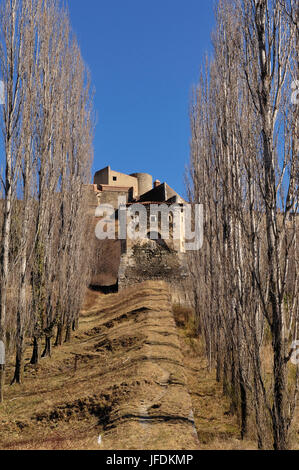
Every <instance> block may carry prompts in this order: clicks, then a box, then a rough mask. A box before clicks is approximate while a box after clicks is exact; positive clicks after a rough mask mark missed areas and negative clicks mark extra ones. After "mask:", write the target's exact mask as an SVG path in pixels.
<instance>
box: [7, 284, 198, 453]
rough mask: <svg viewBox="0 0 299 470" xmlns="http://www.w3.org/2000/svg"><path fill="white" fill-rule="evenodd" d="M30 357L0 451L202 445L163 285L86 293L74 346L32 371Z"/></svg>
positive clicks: (11, 399)
mask: <svg viewBox="0 0 299 470" xmlns="http://www.w3.org/2000/svg"><path fill="white" fill-rule="evenodd" d="M75 355H77V357H78V365H77V370H75ZM29 358H30V350H29V349H28V354H27V357H26V361H27V366H26V378H25V383H24V385H22V386H13V387H9V386H8V385H7V387H6V389H5V395H6V401H5V403H4V405H3V406H2V407H1V408H0V428H1V444H0V447H1V448H2V449H166V448H172V449H194V448H197V447H198V441H197V437H196V435H195V432H194V426H193V424H192V417H191V415H192V413H191V400H190V396H189V394H188V392H187V389H186V385H185V375H184V368H183V364H182V354H181V351H180V344H179V338H178V335H177V330H176V326H175V323H174V320H173V316H172V313H171V304H170V300H169V292H168V287H167V285H166V284H164V283H163V282H146V283H144V284H141V285H138V286H135V287H133V288H130V289H127V290H126V291H123V292H121V293H119V294H111V295H107V296H103V295H102V294H99V293H96V292H89V295H88V298H87V299H86V303H85V305H84V309H83V312H82V317H81V322H80V329H79V331H78V332H77V333H76V335H75V336H74V338H73V341H72V343H71V344H65V345H63V346H62V347H61V348H58V349H56V348H55V350H54V352H53V357H52V358H51V359H44V360H42V362H41V364H40V365H39V366H38V367H32V366H29V364H28V361H29ZM12 372H13V371H12V364H10V365H9V367H8V379H10V378H11V375H12ZM99 435H101V436H102V445H101V446H99V445H98V442H97V440H98V436H99Z"/></svg>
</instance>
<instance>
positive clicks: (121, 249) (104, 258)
mask: <svg viewBox="0 0 299 470" xmlns="http://www.w3.org/2000/svg"><path fill="white" fill-rule="evenodd" d="M120 196H122V198H123V200H125V201H126V205H127V207H128V208H129V207H130V206H131V205H132V204H136V203H139V204H142V205H143V206H144V207H145V208H146V209H147V212H148V217H150V214H149V208H150V206H152V205H154V204H157V205H161V204H162V203H163V204H166V205H168V206H169V207H170V206H172V205H173V204H176V206H177V207H178V208H180V207H181V213H182V217H183V205H184V204H186V201H185V200H184V199H183V198H182V197H181V196H180V195H179V194H178V193H177V192H176V191H174V190H173V189H172V188H171V187H170V186H169V185H168V184H167V183H166V182H163V183H161V182H160V181H159V180H153V177H152V176H151V175H149V174H147V173H132V174H130V175H129V174H125V173H120V172H118V171H114V170H112V169H111V167H110V166H107V167H106V168H103V169H102V170H100V171H97V172H96V173H95V175H94V180H93V184H92V185H90V186H89V187H88V204H89V209H90V214H92V213H93V216H94V217H95V213H96V208H97V207H98V206H100V205H102V204H109V205H111V206H113V207H114V209H115V212H116V219H117V211H118V198H119V197H120ZM152 217H153V216H152ZM96 219H97V218H96V217H95V223H96ZM169 225H170V237H169V240H164V239H163V240H162V239H161V237H160V236H159V233H158V234H157V235H158V236H157V237H156V239H155V240H153V239H152V238H151V233H150V231H149V232H148V234H147V237H146V238H145V239H144V240H139V241H137V242H133V241H131V240H129V239H128V238H127V239H126V240H125V241H124V240H114V241H113V240H101V241H100V240H99V241H98V245H99V256H98V260H97V269H96V270H95V273H94V279H93V285H94V286H96V287H99V288H108V289H109V286H110V285H111V286H112V285H113V286H117V289H122V288H124V287H127V286H129V285H131V284H135V283H138V282H143V281H145V280H148V279H162V280H166V281H168V283H169V285H170V292H171V295H172V300H173V302H174V303H180V304H190V299H189V297H188V293H187V292H188V291H190V289H186V283H188V267H187V255H186V254H185V249H184V237H183V233H182V235H181V237H180V239H179V240H174V239H173V237H172V228H173V225H174V220H173V215H172V214H171V212H170V213H169ZM158 231H159V230H158Z"/></svg>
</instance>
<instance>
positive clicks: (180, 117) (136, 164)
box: [68, 0, 214, 195]
mask: <svg viewBox="0 0 299 470" xmlns="http://www.w3.org/2000/svg"><path fill="white" fill-rule="evenodd" d="M68 6H69V11H70V16H71V22H72V25H73V28H74V30H75V32H76V34H77V37H78V40H79V43H80V45H81V49H82V54H83V56H84V59H85V61H86V62H87V64H88V66H89V69H90V71H91V76H92V81H93V85H94V87H95V91H96V95H95V110H96V113H97V126H96V132H95V140H94V150H95V159H94V167H93V172H94V171H95V170H98V169H101V168H102V167H105V166H107V165H111V167H112V168H113V169H114V170H117V171H121V172H124V173H133V172H145V173H150V174H152V175H153V177H154V178H158V179H160V180H161V181H167V182H168V184H169V185H170V186H172V187H173V188H174V189H175V190H177V191H178V192H179V193H181V194H182V195H183V194H184V168H185V165H186V164H187V162H188V158H189V138H190V132H189V118H188V106H189V98H190V94H191V90H192V86H193V85H194V84H195V83H196V82H197V79H198V76H199V68H200V64H201V62H202V60H203V56H204V54H205V52H209V51H210V50H211V41H210V33H211V30H212V28H213V25H214V17H213V1H212V0H206V1H205V0H150V1H149V0H86V1H83V0H68Z"/></svg>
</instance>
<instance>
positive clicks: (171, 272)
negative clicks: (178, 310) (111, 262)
mask: <svg viewBox="0 0 299 470" xmlns="http://www.w3.org/2000/svg"><path fill="white" fill-rule="evenodd" d="M148 280H162V281H165V282H167V284H168V285H169V292H170V295H171V300H172V303H173V304H179V305H182V306H186V307H187V306H188V307H189V306H192V305H193V298H192V295H191V292H192V289H191V281H190V279H189V276H188V269H187V267H186V262H185V257H184V255H182V254H180V255H179V254H178V253H176V252H174V251H170V252H169V251H167V250H165V249H164V248H163V247H161V246H159V245H158V244H157V243H155V242H154V241H151V240H149V242H148V243H147V244H142V245H139V244H136V245H133V246H131V247H130V248H129V249H128V251H127V252H126V253H123V254H122V256H121V259H120V266H119V273H118V286H119V289H124V288H127V287H129V286H131V285H134V284H138V283H140V282H144V281H148Z"/></svg>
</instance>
